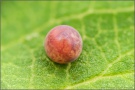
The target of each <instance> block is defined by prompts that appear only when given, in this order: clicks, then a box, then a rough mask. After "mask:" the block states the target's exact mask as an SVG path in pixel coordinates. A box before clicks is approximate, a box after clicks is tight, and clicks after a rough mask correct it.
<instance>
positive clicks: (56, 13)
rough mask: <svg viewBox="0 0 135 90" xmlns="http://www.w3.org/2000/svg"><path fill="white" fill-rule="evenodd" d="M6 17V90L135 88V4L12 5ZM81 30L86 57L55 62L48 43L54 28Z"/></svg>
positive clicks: (4, 4) (6, 5) (4, 7)
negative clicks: (47, 39)
mask: <svg viewBox="0 0 135 90" xmlns="http://www.w3.org/2000/svg"><path fill="white" fill-rule="evenodd" d="M1 4H2V9H1V10H2V13H1V33H2V34H1V35H2V36H1V40H2V41H1V42H2V43H1V86H2V89H101V88H103V89H111V88H117V89H133V88H134V21H133V20H134V3H133V1H125V2H120V1H117V2H116V1H110V2H107V1H106V2H103V1H101V2H100V1H89V2H88V1H83V2H79V1H65V2H59V1H54V2H51V1H44V2H41V1H40V2H38V1H35V2H31V1H27V2H25V1H11V2H9V1H6V2H2V3H1ZM61 24H66V25H71V26H73V27H74V28H76V29H77V30H78V31H79V33H80V34H81V36H82V39H83V51H82V53H81V55H80V57H79V58H78V59H77V60H76V61H74V62H72V63H69V64H65V65H60V64H57V63H54V62H52V61H51V60H49V58H48V57H47V56H46V54H45V51H44V45H43V43H44V39H45V36H46V34H47V32H49V30H50V29H52V28H53V27H54V26H57V25H61Z"/></svg>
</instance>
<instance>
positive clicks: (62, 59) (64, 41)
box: [44, 25, 82, 64]
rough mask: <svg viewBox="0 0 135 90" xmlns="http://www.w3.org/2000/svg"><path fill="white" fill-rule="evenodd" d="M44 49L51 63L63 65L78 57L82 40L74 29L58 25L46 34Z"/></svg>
mask: <svg viewBox="0 0 135 90" xmlns="http://www.w3.org/2000/svg"><path fill="white" fill-rule="evenodd" d="M44 47H45V51H46V54H47V56H48V57H49V58H50V59H51V60H52V61H54V62H56V63H60V64H65V63H69V62H72V61H74V60H76V59H77V58H78V57H79V55H80V53H81V51H82V38H81V36H80V34H79V32H78V31H77V30H76V29H75V28H73V27H71V26H68V25H59V26H56V27H54V28H53V29H52V30H51V31H50V32H49V33H48V34H47V36H46V38H45V43H44Z"/></svg>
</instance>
